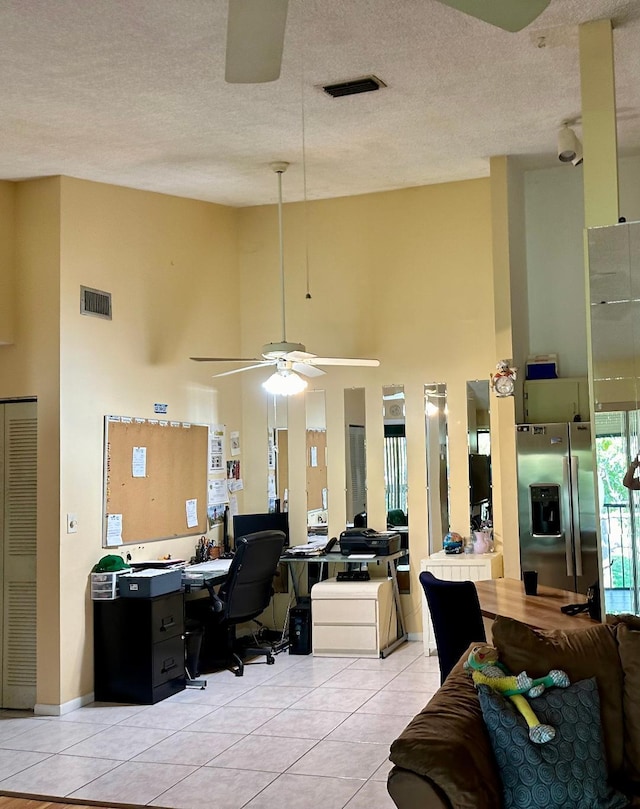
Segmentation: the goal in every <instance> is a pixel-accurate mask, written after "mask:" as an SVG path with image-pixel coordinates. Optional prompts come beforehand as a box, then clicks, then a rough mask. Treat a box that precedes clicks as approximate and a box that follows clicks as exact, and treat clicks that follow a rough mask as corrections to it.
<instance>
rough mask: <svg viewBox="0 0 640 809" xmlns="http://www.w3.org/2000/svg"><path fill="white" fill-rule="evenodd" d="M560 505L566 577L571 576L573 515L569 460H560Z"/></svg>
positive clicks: (572, 573)
mask: <svg viewBox="0 0 640 809" xmlns="http://www.w3.org/2000/svg"><path fill="white" fill-rule="evenodd" d="M562 482H563V484H564V485H563V487H562V504H563V506H564V521H563V522H564V543H565V550H564V555H565V559H566V562H567V576H573V575H574V570H573V537H572V532H573V515H572V512H571V503H570V502H569V498H570V491H571V488H570V487H571V478H570V475H569V459H568V458H566V457H565V458H563V459H562Z"/></svg>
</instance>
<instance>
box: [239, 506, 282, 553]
mask: <svg viewBox="0 0 640 809" xmlns="http://www.w3.org/2000/svg"><path fill="white" fill-rule="evenodd" d="M257 531H282V533H283V534H284V536H285V540H284V546H285V548H288V547H289V514H288V513H287V512H286V511H280V512H270V513H268V514H236V515H235V516H234V518H233V541H234V543H235V541H236V540H237V539H238V537H244V536H246V535H247V534H255V533H256V532H257Z"/></svg>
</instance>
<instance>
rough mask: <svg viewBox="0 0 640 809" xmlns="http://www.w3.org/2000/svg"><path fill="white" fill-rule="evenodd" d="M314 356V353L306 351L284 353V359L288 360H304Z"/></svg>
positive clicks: (311, 358)
mask: <svg viewBox="0 0 640 809" xmlns="http://www.w3.org/2000/svg"><path fill="white" fill-rule="evenodd" d="M315 358H316V355H315V354H309V353H308V352H307V351H289V352H288V353H287V354H285V355H284V359H285V360H290V361H291V362H306V361H307V360H314V359H315Z"/></svg>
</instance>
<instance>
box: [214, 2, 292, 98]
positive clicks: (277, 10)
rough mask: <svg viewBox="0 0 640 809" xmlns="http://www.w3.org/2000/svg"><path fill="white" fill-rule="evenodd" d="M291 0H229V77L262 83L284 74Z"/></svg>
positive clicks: (227, 78) (236, 82)
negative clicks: (289, 0) (282, 66)
mask: <svg viewBox="0 0 640 809" xmlns="http://www.w3.org/2000/svg"><path fill="white" fill-rule="evenodd" d="M287 5H288V0H229V17H228V20H227V60H226V67H225V76H224V77H225V80H226V81H227V82H229V83H230V84H260V83H261V82H267V81H275V80H276V79H277V78H279V77H280V66H281V63H282V49H283V47H284V29H285V24H286V21H287Z"/></svg>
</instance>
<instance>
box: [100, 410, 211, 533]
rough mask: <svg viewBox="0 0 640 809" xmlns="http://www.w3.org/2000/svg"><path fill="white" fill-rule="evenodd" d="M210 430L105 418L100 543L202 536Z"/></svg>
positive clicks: (205, 504) (142, 420) (204, 521)
mask: <svg viewBox="0 0 640 809" xmlns="http://www.w3.org/2000/svg"><path fill="white" fill-rule="evenodd" d="M208 436H209V428H208V427H207V426H206V425H201V424H186V423H183V422H175V421H163V420H158V419H142V418H129V417H125V416H106V417H105V426H104V526H103V535H102V544H103V546H104V547H113V546H118V545H126V544H128V543H132V542H148V541H151V540H154V539H171V538H173V537H183V536H189V535H191V534H202V533H204V532H205V531H206V528H207V458H208Z"/></svg>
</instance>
